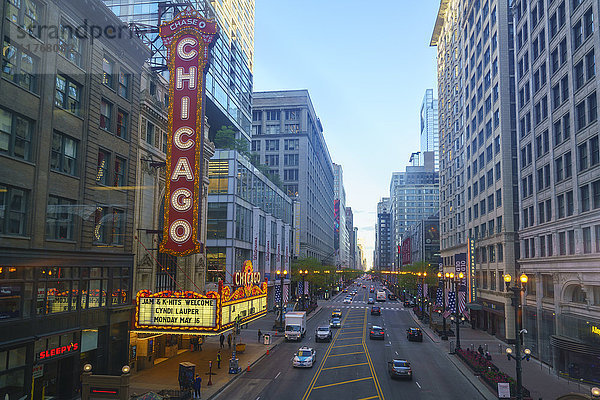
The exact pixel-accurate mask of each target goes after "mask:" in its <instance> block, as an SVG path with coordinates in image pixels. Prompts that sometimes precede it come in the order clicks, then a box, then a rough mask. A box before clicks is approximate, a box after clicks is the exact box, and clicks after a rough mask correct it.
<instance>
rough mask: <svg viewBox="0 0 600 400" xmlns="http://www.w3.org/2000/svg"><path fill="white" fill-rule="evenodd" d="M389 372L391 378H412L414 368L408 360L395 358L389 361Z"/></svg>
mask: <svg viewBox="0 0 600 400" xmlns="http://www.w3.org/2000/svg"><path fill="white" fill-rule="evenodd" d="M388 373H389V374H390V377H391V378H404V379H412V368H411V367H410V363H409V362H408V361H406V360H398V359H394V360H392V361H388Z"/></svg>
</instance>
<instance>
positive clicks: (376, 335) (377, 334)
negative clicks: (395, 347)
mask: <svg viewBox="0 0 600 400" xmlns="http://www.w3.org/2000/svg"><path fill="white" fill-rule="evenodd" d="M369 339H381V340H383V339H385V329H383V328H382V327H381V326H377V325H373V326H372V327H371V331H370V332H369Z"/></svg>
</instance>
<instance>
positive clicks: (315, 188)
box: [252, 90, 335, 264]
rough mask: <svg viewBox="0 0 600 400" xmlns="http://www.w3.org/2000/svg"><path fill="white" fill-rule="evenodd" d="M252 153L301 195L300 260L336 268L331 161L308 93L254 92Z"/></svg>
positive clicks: (289, 189) (292, 193)
mask: <svg viewBox="0 0 600 400" xmlns="http://www.w3.org/2000/svg"><path fill="white" fill-rule="evenodd" d="M252 152H253V153H255V154H258V155H259V156H260V162H261V163H263V164H265V165H267V166H269V168H270V169H271V174H272V175H276V176H279V178H280V179H281V181H282V182H283V187H284V189H285V192H286V193H287V194H288V195H289V196H291V197H297V200H298V202H299V204H300V207H299V214H298V215H297V216H296V220H297V221H299V222H300V224H299V227H298V226H296V229H299V238H300V244H299V245H300V252H299V257H314V258H317V259H318V260H319V261H322V262H325V263H328V264H333V263H334V261H335V250H334V212H333V204H334V201H333V200H334V194H333V188H334V173H333V163H332V162H331V156H330V155H329V150H328V149H327V143H325V137H324V136H323V127H322V125H321V121H320V120H319V118H318V117H317V114H316V112H315V110H314V108H313V105H312V102H311V100H310V96H309V94H308V91H307V90H285V91H271V92H255V93H254V94H253V103H252Z"/></svg>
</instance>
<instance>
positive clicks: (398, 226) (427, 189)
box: [390, 152, 440, 266]
mask: <svg viewBox="0 0 600 400" xmlns="http://www.w3.org/2000/svg"><path fill="white" fill-rule="evenodd" d="M422 156H423V161H424V163H423V164H424V165H422V166H420V165H417V166H412V165H409V166H407V167H406V171H405V172H394V173H393V174H392V180H391V183H390V213H391V216H392V232H391V235H392V246H393V247H394V248H397V246H398V245H400V244H401V243H402V235H404V232H405V231H406V230H407V229H408V227H409V226H411V225H414V224H416V223H417V222H418V221H420V220H422V219H425V218H427V217H429V216H431V215H434V214H435V213H436V212H438V209H439V190H440V188H439V173H438V172H436V171H435V165H434V154H433V152H425V153H423V154H422ZM399 262H400V254H399V253H398V251H394V256H393V260H392V265H393V266H394V265H395V266H399V265H400V264H399Z"/></svg>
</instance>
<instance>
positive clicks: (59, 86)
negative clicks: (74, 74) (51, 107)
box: [54, 75, 81, 115]
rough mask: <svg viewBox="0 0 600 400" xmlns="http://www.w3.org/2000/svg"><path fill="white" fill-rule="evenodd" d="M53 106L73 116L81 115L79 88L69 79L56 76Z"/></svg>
mask: <svg viewBox="0 0 600 400" xmlns="http://www.w3.org/2000/svg"><path fill="white" fill-rule="evenodd" d="M54 104H55V105H56V106H57V107H60V108H62V109H64V110H67V111H69V112H72V113H73V114H75V115H80V113H81V86H80V85H79V84H77V83H75V82H74V81H73V80H71V79H70V78H67V77H65V76H62V75H56V95H55V98H54Z"/></svg>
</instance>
